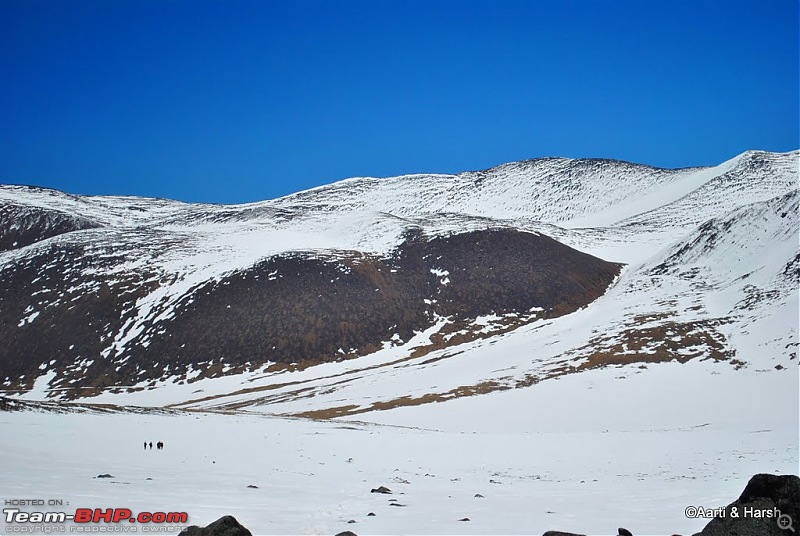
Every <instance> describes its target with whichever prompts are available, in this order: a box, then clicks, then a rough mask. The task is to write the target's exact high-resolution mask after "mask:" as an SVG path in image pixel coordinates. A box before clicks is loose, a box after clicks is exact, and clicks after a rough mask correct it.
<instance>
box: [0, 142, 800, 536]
mask: <svg viewBox="0 0 800 536" xmlns="http://www.w3.org/2000/svg"><path fill="white" fill-rule="evenodd" d="M799 159H800V152H792V153H785V154H773V153H764V152H748V153H745V154H742V155H740V156H738V157H736V158H734V159H732V160H730V161H728V162H725V163H723V164H720V165H719V166H716V167H713V168H691V169H680V170H664V169H654V168H650V167H647V166H640V165H635V164H629V163H625V162H615V161H608V160H570V159H557V158H552V159H540V160H531V161H526V162H519V163H512V164H507V165H503V166H500V167H498V168H494V169H490V170H486V171H482V172H474V173H464V174H460V175H455V176H453V175H413V176H403V177H397V178H389V179H372V178H357V179H350V180H346V181H342V182H339V183H336V184H332V185H330V186H325V187H321V188H315V189H313V190H309V191H306V192H300V193H298V194H295V195H292V196H288V197H285V198H281V199H276V200H272V201H264V202H260V203H254V204H248V205H239V206H214V205H192V204H185V203H179V202H175V201H169V200H158V199H140V198H124V197H82V196H73V195H69V194H65V193H62V192H57V191H53V190H45V189H40V188H33V187H19V186H3V187H0V343H2V344H0V381H2V383H3V384H4V385H3V388H4V391H2V392H1V393H0V394H5V395H6V398H0V422H1V423H2V426H3V432H4V433H3V434H0V452H3V456H4V457H3V461H4V464H2V466H0V482H2V483H3V490H4V491H5V492H6V497H9V498H16V497H19V498H34V499H36V498H47V499H48V500H49V499H53V500H56V501H58V500H63V501H64V502H65V503H67V504H71V506H69V507H67V510H68V509H69V508H72V507H75V506H77V507H88V508H119V507H128V508H131V509H132V510H133V511H139V512H144V511H150V512H155V511H163V510H169V511H174V512H179V511H183V512H188V514H189V522H190V523H191V524H198V525H206V524H208V523H210V522H211V521H213V520H215V519H217V518H219V517H220V516H222V515H226V514H234V515H236V517H237V518H238V519H239V520H240V521H241V522H242V523H243V524H244V525H245V526H247V527H248V528H250V529H251V531H252V532H253V533H254V534H334V533H337V532H341V531H344V530H355V531H356V532H357V533H359V534H476V535H477V534H483V535H485V534H540V533H542V532H544V531H545V530H548V529H560V530H572V531H576V532H580V533H591V534H610V533H614V532H615V530H616V528H617V527H619V526H624V527H627V528H629V529H630V530H631V531H632V532H633V533H634V534H636V535H637V536H643V535H645V534H673V533H683V534H690V533H693V532H696V531H698V530H700V529H701V528H702V527H703V526H705V524H706V522H707V521H708V520H707V519H703V518H692V517H687V516H688V515H689V514H688V513H687V512H689V510H688V509H687V507H688V506H692V505H694V506H700V507H704V508H708V509H712V508H718V507H724V506H725V505H726V504H728V503H730V501H731V499H732V498H734V497H736V496H737V495H738V494H739V493H740V492H741V489H742V488H743V487H744V485H745V483H746V482H747V481H748V480H749V479H750V477H751V476H752V475H753V474H755V473H764V472H765V473H796V471H797V467H798V460H799V459H800V458H799V456H800V453H798V443H797V433H798V431H797V426H798V422H799V420H798V419H800V415H798V413H800V408H798V398H797V397H798V384H799V383H800V382H799V380H798V357H797V348H798V332H797V330H798V307H799V306H800V303H798V302H799V300H798V286H799V285H800V284H799V281H800V242H799V241H798V235H799V234H800V217H799V216H800V215H798V201H799V200H800V193H799V192H798V162H799ZM37 400H45V402H36V401H37ZM67 402H68V403H67ZM15 410H19V411H15ZM148 439H149V440H152V441H158V440H164V441H166V449H165V450H163V451H151V450H148V449H145V450H144V451H143V450H142V441H143V440H145V441H146V440H148ZM100 474H103V475H104V476H108V477H109V478H96V476H97V475H100ZM380 485H383V486H387V487H389V488H391V490H392V492H393V493H392V494H391V495H383V494H377V493H371V492H370V491H371V488H375V487H377V486H380ZM43 490H44V491H43ZM45 494H46V495H47V496H46V497H45ZM20 508H21V509H22V510H30V509H33V508H39V507H38V506H23V507H20ZM795 522H796V520H795ZM11 525H12V524H8V523H7V527H6V528H7V530H15V529H23V528H25V529H27V528H29V527H28V526H21V525H20V524H16V526H11ZM47 528H49V527H47ZM80 528H84V529H85V528H86V527H80ZM93 528H99V529H104V528H117V527H111V526H109V527H105V526H99V527H97V526H96V527H93ZM123 528H124V527H123ZM151 528H154V529H171V528H173V527H163V526H161V527H150V526H145V527H143V528H142V531H146V530H149V529H151ZM773 528H775V530H776V531H777V532H780V531H779V530H778V529H777V525H776V526H775V527H773ZM70 530H72V527H71V528H70Z"/></svg>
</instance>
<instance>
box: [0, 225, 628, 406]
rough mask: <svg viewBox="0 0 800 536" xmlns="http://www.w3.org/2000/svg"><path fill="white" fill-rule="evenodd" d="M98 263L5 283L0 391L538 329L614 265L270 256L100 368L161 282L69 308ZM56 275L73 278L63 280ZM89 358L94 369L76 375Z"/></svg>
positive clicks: (490, 253) (213, 370)
mask: <svg viewBox="0 0 800 536" xmlns="http://www.w3.org/2000/svg"><path fill="white" fill-rule="evenodd" d="M104 255H105V257H104V259H105V260H104V261H103V262H105V263H111V264H113V263H114V262H122V256H124V252H122V251H119V252H118V255H119V256H120V258H119V259H116V260H115V257H114V255H113V254H111V253H109V252H104ZM93 262H96V259H93V257H92V253H91V252H87V251H67V250H58V249H56V248H55V247H54V249H53V250H51V251H50V252H48V254H46V255H42V256H41V257H36V258H32V259H29V262H28V264H26V265H24V266H18V267H15V268H14V269H9V268H8V267H6V269H5V270H4V271H3V272H2V276H3V277H2V280H0V285H2V287H0V307H1V308H2V309H0V320H2V323H1V324H0V340H4V341H8V343H7V344H5V345H3V346H2V347H0V381H3V380H5V381H6V382H7V386H8V387H15V386H25V387H29V386H30V385H31V382H32V380H33V379H34V378H35V377H36V376H38V375H40V374H41V373H42V369H40V365H42V364H43V363H49V362H50V361H53V362H54V364H53V365H52V367H54V368H55V369H56V370H58V372H59V380H60V386H62V387H78V386H80V387H83V388H86V387H91V388H98V387H112V386H127V385H133V384H136V383H139V382H141V381H153V380H156V379H159V378H161V377H163V376H174V375H178V376H184V375H185V373H186V372H187V371H189V370H190V369H194V370H201V371H202V372H201V374H200V377H204V376H215V375H219V374H222V373H223V372H224V369H225V370H227V371H229V372H230V371H236V370H244V369H251V368H257V367H260V366H262V365H263V364H264V363H267V362H272V363H277V364H282V365H284V366H288V365H292V364H298V365H299V366H307V365H312V364H315V363H320V362H326V361H333V360H340V359H345V358H350V357H355V356H358V355H364V354H368V353H371V352H374V351H376V350H378V349H380V348H381V347H382V346H383V345H385V344H389V342H388V341H390V340H391V339H392V338H393V337H394V338H395V341H394V342H393V343H392V344H400V343H402V342H405V341H408V340H409V339H410V338H411V337H413V336H414V334H415V332H419V331H422V330H424V329H426V328H428V327H430V326H431V325H433V323H434V322H435V321H436V318H437V317H448V318H451V319H452V320H453V321H455V322H457V323H459V324H462V325H463V324H464V322H465V321H467V320H469V319H474V318H475V317H477V316H481V315H486V314H490V313H496V314H504V313H519V314H520V315H524V314H527V313H529V312H530V311H531V309H534V308H541V309H543V311H541V313H540V314H539V316H557V315H561V314H565V313H568V312H571V311H574V310H576V309H578V308H580V307H583V306H585V305H586V304H588V303H590V302H591V301H593V300H594V299H596V298H597V297H599V296H600V295H601V294H603V292H604V291H605V289H606V288H607V286H608V285H609V283H610V282H611V281H612V280H613V278H614V277H615V276H616V275H617V273H618V272H619V265H617V264H613V263H609V262H606V261H603V260H600V259H597V258H594V257H592V256H590V255H586V254H583V253H580V252H578V251H575V250H573V249H571V248H569V247H567V246H565V245H563V244H561V243H559V242H557V241H555V240H553V239H551V238H549V237H546V236H542V235H536V234H531V233H524V232H518V231H514V230H509V229H498V230H485V231H475V232H470V233H464V234H458V235H452V236H447V237H436V238H432V239H429V238H426V237H425V236H423V235H422V234H420V233H416V232H412V233H409V235H408V236H407V237H406V240H405V241H404V242H403V243H402V244H401V245H400V246H399V247H398V248H397V249H396V250H395V251H394V252H393V254H392V255H390V256H389V257H387V258H377V257H369V256H364V255H362V254H360V253H358V252H349V253H348V252H345V253H342V252H339V253H337V254H336V255H335V256H334V255H331V256H330V257H328V258H320V257H319V256H310V255H300V254H297V255H292V256H279V257H274V258H271V259H268V260H266V261H263V262H262V263H260V264H258V265H256V266H253V267H252V268H250V269H248V270H246V271H243V272H238V273H234V274H232V275H229V276H228V277H225V278H223V279H222V280H220V281H209V282H207V283H205V284H204V285H201V286H200V287H199V288H197V289H196V290H195V291H194V293H193V295H192V297H191V298H192V299H191V300H189V299H186V300H183V301H182V302H181V305H179V306H178V309H177V310H176V311H175V314H174V315H173V316H172V317H171V318H169V319H166V320H162V321H161V322H160V323H159V324H158V325H147V326H142V329H141V330H140V331H139V332H138V335H137V336H135V337H133V338H132V339H131V340H130V341H128V342H127V343H126V344H125V345H124V347H122V348H121V350H120V351H119V352H118V353H117V352H116V351H115V352H111V353H110V354H108V357H101V355H100V353H101V352H102V351H103V349H105V348H107V347H108V346H109V344H110V342H111V340H112V338H110V334H114V333H118V332H119V331H120V329H121V327H122V326H124V325H125V323H126V321H127V320H128V319H129V318H130V319H131V320H132V318H133V316H134V314H135V308H134V304H135V303H136V300H137V299H138V298H140V297H142V296H144V295H146V294H147V293H149V292H151V291H152V290H154V289H155V288H156V286H157V283H155V282H153V280H154V279H153V274H146V273H139V272H137V273H128V274H122V275H121V274H116V275H115V277H114V278H113V279H111V278H104V277H102V276H100V275H94V276H91V277H89V279H90V280H91V281H90V282H91V285H90V287H89V288H91V289H92V290H91V291H89V292H80V293H74V295H69V296H67V295H68V294H69V293H67V292H65V291H66V289H69V288H71V287H73V288H74V287H75V286H76V285H77V284H78V283H80V282H81V281H79V280H80V278H81V277H85V276H81V275H80V274H81V270H75V268H80V264H81V263H84V264H89V265H91V264H92V263H93ZM63 267H69V268H70V269H69V270H65V271H64V273H65V274H73V275H70V276H66V275H65V276H63V277H59V273H61V270H62V268H63ZM100 273H102V270H101V271H100ZM42 275H44V276H45V279H46V283H43V282H42V277H40V276H42ZM37 278H38V279H37ZM76 278H77V279H76ZM83 283H86V281H85V280H84V281H83ZM45 291H46V292H45ZM34 294H35V295H36V296H39V298H37V299H35V300H34V301H37V302H38V301H43V302H47V303H50V304H51V305H48V306H44V305H37V308H36V310H41V313H40V315H39V317H37V318H36V319H35V320H34V321H32V322H29V323H25V324H24V325H22V326H19V325H18V323H19V318H20V314H21V311H25V310H26V307H28V306H29V304H30V303H31V301H32V298H31V296H32V295H34ZM42 297H43V298H44V300H42ZM67 297H68V298H69V299H66V298H67ZM397 337H399V339H400V340H399V341H398V340H397ZM88 359H92V360H93V361H94V362H93V363H92V364H91V365H90V366H84V367H76V366H75V363H76V361H79V360H88ZM48 368H49V366H48ZM23 374H24V376H25V379H23V380H21V381H20V379H19V378H20V376H21V375H23ZM86 392H87V391H85V390H83V391H74V392H73V393H72V396H79V395H80V394H85V393H86Z"/></svg>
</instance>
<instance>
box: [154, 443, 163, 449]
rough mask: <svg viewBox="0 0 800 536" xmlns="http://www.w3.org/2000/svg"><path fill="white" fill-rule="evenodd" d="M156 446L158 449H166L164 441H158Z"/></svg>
mask: <svg viewBox="0 0 800 536" xmlns="http://www.w3.org/2000/svg"><path fill="white" fill-rule="evenodd" d="M156 448H157V449H158V450H163V449H164V442H163V441H159V442H158V443H156Z"/></svg>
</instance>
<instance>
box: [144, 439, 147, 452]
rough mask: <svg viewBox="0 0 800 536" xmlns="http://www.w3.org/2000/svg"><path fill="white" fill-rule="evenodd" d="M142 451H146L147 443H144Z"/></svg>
mask: <svg viewBox="0 0 800 536" xmlns="http://www.w3.org/2000/svg"><path fill="white" fill-rule="evenodd" d="M144 450H147V441H145V442H144Z"/></svg>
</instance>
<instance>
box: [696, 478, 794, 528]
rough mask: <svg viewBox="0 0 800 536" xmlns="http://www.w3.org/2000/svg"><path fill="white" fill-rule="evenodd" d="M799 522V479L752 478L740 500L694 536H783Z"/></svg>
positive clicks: (730, 505)
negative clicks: (722, 515)
mask: <svg viewBox="0 0 800 536" xmlns="http://www.w3.org/2000/svg"><path fill="white" fill-rule="evenodd" d="M798 521H800V477H797V476H795V475H769V474H759V475H755V476H754V477H753V478H751V479H750V482H748V483H747V486H746V487H745V488H744V491H743V492H742V494H741V496H740V497H739V498H738V499H737V500H736V501H734V502H732V503H731V504H729V505H728V506H727V507H726V508H725V515H724V517H716V518H714V519H712V520H711V521H710V522H709V523H708V525H706V526H705V528H704V529H703V530H702V531H700V532H698V533H697V534H695V536H786V535H788V534H790V533H791V531H790V530H789V527H792V528H794V530H797V523H798Z"/></svg>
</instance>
